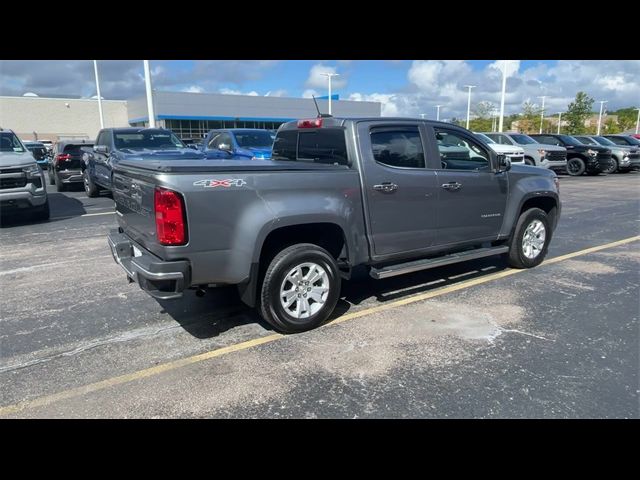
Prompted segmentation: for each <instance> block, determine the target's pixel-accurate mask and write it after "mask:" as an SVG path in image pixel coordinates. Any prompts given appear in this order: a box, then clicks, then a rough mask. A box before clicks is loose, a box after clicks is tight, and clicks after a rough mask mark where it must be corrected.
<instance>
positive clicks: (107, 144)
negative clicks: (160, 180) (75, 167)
mask: <svg viewBox="0 0 640 480" xmlns="http://www.w3.org/2000/svg"><path fill="white" fill-rule="evenodd" d="M203 158H205V155H204V153H202V152H199V151H197V150H193V149H192V148H189V147H188V146H187V145H185V143H184V142H183V141H182V140H180V139H179V138H178V137H177V136H176V135H175V134H174V133H173V132H171V131H170V130H165V129H163V128H140V127H129V128H105V129H102V130H100V132H99V133H98V138H97V139H96V142H95V145H94V146H93V150H92V151H91V152H87V153H86V154H85V155H84V156H83V164H82V180H83V182H84V189H85V191H86V192H87V196H89V197H96V196H98V195H99V194H100V190H112V189H113V171H114V168H115V166H116V165H118V163H119V162H120V161H122V160H132V161H145V160H198V159H203Z"/></svg>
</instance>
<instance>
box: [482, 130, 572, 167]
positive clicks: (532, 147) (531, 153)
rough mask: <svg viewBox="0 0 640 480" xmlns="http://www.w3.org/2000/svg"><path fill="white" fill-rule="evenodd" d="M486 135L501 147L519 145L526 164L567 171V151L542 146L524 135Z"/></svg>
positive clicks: (554, 146) (545, 145)
mask: <svg viewBox="0 0 640 480" xmlns="http://www.w3.org/2000/svg"><path fill="white" fill-rule="evenodd" d="M485 135H486V136H487V137H489V138H492V139H493V140H495V141H496V142H497V143H499V144H501V145H517V146H519V147H522V148H523V149H524V163H526V164H527V165H535V166H536V167H543V168H550V169H551V170H556V171H563V172H564V171H566V169H567V149H566V148H564V147H559V146H557V145H547V144H542V143H539V142H537V141H536V140H534V139H533V138H531V137H530V136H528V135H525V134H523V133H496V132H487V133H485Z"/></svg>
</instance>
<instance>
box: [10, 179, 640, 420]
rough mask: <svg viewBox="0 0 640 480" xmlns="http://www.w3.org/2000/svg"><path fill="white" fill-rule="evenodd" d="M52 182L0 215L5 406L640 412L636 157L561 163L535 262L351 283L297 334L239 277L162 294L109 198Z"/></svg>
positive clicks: (508, 414) (395, 414) (177, 413)
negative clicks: (575, 171)
mask: <svg viewBox="0 0 640 480" xmlns="http://www.w3.org/2000/svg"><path fill="white" fill-rule="evenodd" d="M49 189H50V191H51V190H52V189H53V193H52V194H51V197H50V198H51V212H52V213H51V215H52V218H51V220H50V221H49V222H47V223H40V224H34V223H32V222H30V221H29V220H28V219H26V218H11V219H3V222H2V227H1V228H0V244H1V245H2V250H1V252H2V255H1V261H0V285H1V287H2V293H3V294H2V296H1V297H0V313H1V315H0V317H1V323H0V325H1V326H2V328H1V329H0V385H1V386H2V396H1V397H2V398H1V401H0V417H20V418H24V417H29V418H31V417H47V418H50V417H64V418H68V417H128V418H131V417H134V418H135V417H145V418H146V417H154V418H155V417H181V418H201V417H205V418H209V417H234V418H236V417H251V418H253V417H268V418H273V417H296V418H325V417H332V418H335V417H338V418H365V417H375V418H380V417H384V418H445V417H449V418H523V417H524V418H639V417H640V407H639V393H640V387H639V377H638V370H639V369H638V365H640V355H639V348H638V346H639V345H640V328H639V311H640V300H639V298H640V297H639V294H640V274H639V272H640V269H639V264H640V248H639V247H640V239H639V238H638V235H640V173H638V172H633V173H628V174H617V175H610V176H597V177H580V178H575V177H567V176H562V177H561V196H562V200H563V212H562V218H561V220H560V224H559V227H558V229H557V230H556V233H555V236H554V239H553V240H552V242H551V246H550V250H549V256H548V257H547V260H546V261H545V263H543V264H542V265H541V266H539V267H537V268H535V269H532V270H527V271H515V270H510V269H508V268H507V267H506V265H505V264H504V263H502V261H501V260H500V259H499V258H497V257H490V258H485V259H481V260H478V261H474V262H469V263H465V264H459V265H453V266H447V267H441V268H438V269H434V270H428V271H424V272H418V273H415V274H411V275H406V276H401V277H395V278H391V279H388V280H382V281H374V280H364V281H359V282H347V283H345V285H344V287H343V296H342V299H341V301H340V303H339V307H338V315H336V318H335V319H334V320H333V322H331V323H329V324H328V325H325V326H324V327H322V328H319V329H317V330H314V331H311V332H307V333H303V334H298V335H289V336H281V335H278V334H275V333H274V332H273V331H272V330H271V329H270V328H269V326H268V325H267V324H265V323H263V322H261V320H260V319H259V318H258V316H257V314H255V313H254V312H253V311H252V310H250V309H248V308H246V307H245V306H243V304H241V303H240V302H239V300H238V297H237V295H236V293H235V290H234V289H217V290H211V291H210V292H209V293H208V294H207V295H206V296H205V297H203V298H196V296H195V295H194V294H193V292H188V293H187V294H186V295H185V297H184V298H183V299H180V300H174V301H157V300H154V299H152V298H151V297H149V296H148V295H146V294H145V293H143V292H142V291H141V290H140V289H139V287H138V286H137V285H136V284H128V283H127V282H126V278H125V276H124V273H123V271H122V270H121V268H120V267H119V266H117V265H116V264H115V262H114V261H113V259H112V258H111V255H110V252H109V248H108V246H107V243H106V237H105V235H106V233H107V231H108V230H109V229H110V228H113V227H114V226H115V218H114V215H113V213H112V212H113V202H112V200H111V199H110V198H109V197H108V196H105V195H103V196H102V197H100V198H96V199H90V198H87V197H86V195H85V194H84V192H83V191H81V190H80V189H77V190H76V191H72V192H65V193H57V192H55V187H49ZM594 247H595V248H594ZM589 249H591V250H589ZM573 253H576V255H571V254H573Z"/></svg>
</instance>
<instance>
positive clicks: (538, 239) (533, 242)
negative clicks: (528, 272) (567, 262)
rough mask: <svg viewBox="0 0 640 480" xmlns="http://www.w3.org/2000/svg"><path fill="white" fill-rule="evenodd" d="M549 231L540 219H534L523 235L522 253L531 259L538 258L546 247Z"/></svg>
mask: <svg viewBox="0 0 640 480" xmlns="http://www.w3.org/2000/svg"><path fill="white" fill-rule="evenodd" d="M546 237H547V231H546V229H545V228H544V224H543V223H542V222H541V221H540V220H533V221H532V222H531V223H530V224H529V225H528V226H527V228H526V230H525V231H524V235H523V236H522V253H524V256H525V257H527V258H528V259H530V260H533V259H534V258H536V257H537V256H538V255H540V253H541V252H542V249H543V248H544V241H545V239H546Z"/></svg>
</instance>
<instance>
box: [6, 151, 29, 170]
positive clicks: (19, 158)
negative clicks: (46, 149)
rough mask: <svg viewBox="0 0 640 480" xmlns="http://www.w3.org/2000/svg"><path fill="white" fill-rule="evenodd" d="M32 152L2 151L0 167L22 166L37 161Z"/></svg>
mask: <svg viewBox="0 0 640 480" xmlns="http://www.w3.org/2000/svg"><path fill="white" fill-rule="evenodd" d="M35 161H36V159H35V158H34V157H33V155H32V154H31V152H29V151H26V152H0V167H14V166H15V167H20V166H23V165H24V166H26V165H31V164H33V163H35Z"/></svg>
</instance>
